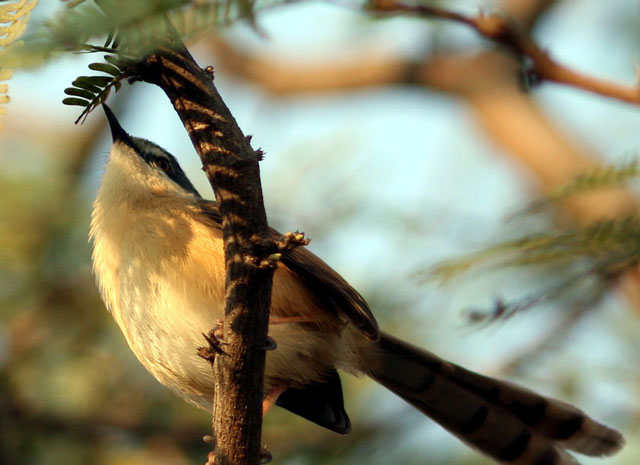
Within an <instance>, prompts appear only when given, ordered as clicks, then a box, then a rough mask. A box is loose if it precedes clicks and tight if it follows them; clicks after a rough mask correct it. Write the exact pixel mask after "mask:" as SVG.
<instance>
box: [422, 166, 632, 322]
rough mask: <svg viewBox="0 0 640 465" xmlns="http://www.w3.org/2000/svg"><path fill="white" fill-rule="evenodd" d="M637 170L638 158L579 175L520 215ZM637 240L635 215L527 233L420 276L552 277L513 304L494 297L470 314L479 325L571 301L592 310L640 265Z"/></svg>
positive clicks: (613, 183) (626, 178) (619, 181)
mask: <svg viewBox="0 0 640 465" xmlns="http://www.w3.org/2000/svg"><path fill="white" fill-rule="evenodd" d="M639 166H640V165H639V164H638V161H637V160H631V161H630V162H627V163H624V164H612V165H608V166H607V165H605V166H602V167H600V168H596V169H593V170H591V171H590V172H589V173H585V174H580V175H578V176H575V177H574V178H573V179H571V180H570V181H569V182H567V183H566V184H564V185H562V186H560V187H558V188H557V189H554V190H553V191H552V192H549V193H547V194H546V195H544V196H543V197H541V198H540V199H538V200H536V201H535V202H533V203H532V204H531V205H530V206H529V207H527V208H526V209H525V210H524V212H523V213H521V214H519V215H517V217H522V214H524V213H534V212H541V211H544V209H546V208H551V207H554V206H556V205H557V204H558V202H560V201H563V200H566V199H567V198H568V197H571V196H574V195H579V194H581V193H585V192H592V191H595V190H598V189H604V188H609V187H612V186H619V185H622V184H624V183H628V182H629V181H632V180H634V179H635V178H637V177H638V176H639V175H640V171H639ZM638 237H640V217H639V216H637V215H635V214H633V215H628V216H623V217H619V218H614V219H606V220H601V221H595V222H593V223H589V224H586V225H582V226H578V227H569V228H567V229H559V228H554V229H550V230H547V231H542V232H539V233H534V234H531V233H527V234H526V235H524V236H522V237H518V238H516V239H512V240H507V241H504V242H500V243H498V244H496V245H493V246H491V247H487V248H485V249H481V250H479V251H477V252H474V253H471V254H468V255H466V256H463V257H461V258H457V259H452V260H448V261H445V262H443V263H440V264H438V265H436V266H434V267H433V268H431V269H429V270H427V271H425V272H421V273H419V274H418V276H419V277H420V278H421V279H423V280H429V279H436V280H439V281H441V282H447V281H450V280H452V279H453V278H456V277H460V276H461V275H462V274H464V273H467V272H469V271H471V270H472V269H474V268H476V267H485V268H487V267H490V268H494V269H504V268H509V267H517V268H533V269H534V270H535V271H536V272H538V273H540V274H544V275H547V277H549V276H550V277H551V279H550V281H551V282H552V284H551V285H550V286H548V287H547V288H543V289H538V290H536V291H534V292H532V293H531V294H530V295H527V296H523V297H521V298H519V299H515V300H510V301H506V300H504V299H502V298H499V299H496V300H495V302H494V305H493V306H492V308H491V309H488V310H471V311H469V313H468V314H469V317H470V319H471V320H472V321H476V322H491V321H495V320H498V319H502V318H510V317H512V316H513V315H515V314H516V313H519V312H521V311H523V310H527V309H530V308H532V307H535V306H537V305H540V304H542V303H547V302H549V301H553V300H557V299H561V298H562V299H567V300H566V301H565V305H569V306H577V307H590V306H595V305H597V304H598V302H599V301H600V298H599V297H601V296H602V295H603V293H604V292H605V291H606V290H608V289H609V288H610V287H611V285H612V283H614V282H615V280H616V279H617V278H619V277H620V276H621V275H622V274H624V273H625V272H627V271H628V270H630V269H633V268H635V267H636V266H637V265H638V263H640V243H639V242H638V239H637V238H638ZM538 281H542V280H540V279H539V280H538ZM585 296H586V298H585ZM596 296H598V297H597V298H596Z"/></svg>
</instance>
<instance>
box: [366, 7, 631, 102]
mask: <svg viewBox="0 0 640 465" xmlns="http://www.w3.org/2000/svg"><path fill="white" fill-rule="evenodd" d="M368 9H369V10H371V11H374V12H379V13H384V14H388V13H404V14H409V15H415V16H420V17H429V18H437V19H443V20H447V21H453V22H456V23H460V24H464V25H466V26H469V27H471V28H472V29H474V30H475V31H476V32H477V33H478V34H480V35H481V36H482V37H484V38H485V39H488V40H491V41H493V42H495V43H497V44H499V45H502V46H504V47H506V48H508V49H509V50H511V51H512V52H513V53H515V54H516V56H518V57H519V58H520V59H523V58H527V59H528V60H530V64H529V66H530V68H529V69H527V70H526V71H527V72H528V73H529V74H530V76H532V77H533V78H535V79H539V80H545V81H551V82H556V83H558V84H566V85H570V86H573V87H577V88H580V89H583V90H586V91H589V92H593V93H595V94H599V95H602V96H605V97H610V98H615V99H618V100H622V101H625V102H628V103H633V104H636V105H637V104H640V88H639V87H637V86H633V87H628V86H623V85H620V84H615V83H611V82H608V81H605V80H602V79H598V78H594V77H591V76H588V75H586V74H582V73H579V72H577V71H574V70H572V69H570V68H567V67H565V66H563V65H561V64H560V63H558V62H557V61H555V60H554V59H552V58H551V57H550V56H549V54H548V53H547V52H546V51H545V50H543V49H542V48H541V47H540V46H539V45H538V44H536V43H535V41H534V40H533V39H532V38H531V37H530V36H529V35H528V34H527V33H526V32H525V31H524V30H523V29H522V28H521V27H520V26H519V25H518V24H517V23H515V22H513V21H509V20H508V18H507V17H504V16H501V15H498V14H489V15H484V14H480V15H478V16H475V17H473V16H466V15H464V14H461V13H457V12H453V11H450V10H446V9H444V8H440V7H436V6H427V5H413V4H409V3H403V2H401V1H395V0H372V1H371V2H370V3H369V5H368Z"/></svg>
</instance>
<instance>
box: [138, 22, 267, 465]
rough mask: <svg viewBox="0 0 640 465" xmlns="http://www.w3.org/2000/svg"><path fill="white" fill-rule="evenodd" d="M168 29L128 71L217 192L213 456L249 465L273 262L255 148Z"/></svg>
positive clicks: (257, 423)
mask: <svg viewBox="0 0 640 465" xmlns="http://www.w3.org/2000/svg"><path fill="white" fill-rule="evenodd" d="M169 28H170V26H169ZM169 35H170V39H169V44H168V45H167V46H165V47H163V48H160V49H159V50H157V51H156V52H153V53H152V54H151V55H150V56H148V57H147V58H146V59H144V60H143V61H142V62H140V63H139V64H137V65H136V66H135V69H134V70H133V75H134V76H135V77H136V78H138V79H141V80H143V81H146V82H150V83H153V84H156V85H158V86H159V87H160V88H162V90H163V91H164V92H165V93H166V94H167V96H168V97H169V99H170V100H171V103H172V104H173V106H174V108H175V110H176V112H177V113H178V115H179V116H180V119H181V120H182V122H183V124H184V126H185V128H186V129H187V132H188V133H189V136H190V138H191V141H192V143H193V145H194V147H195V148H196V151H197V152H198V155H199V156H200V158H201V159H202V163H203V169H204V171H205V173H206V174H207V177H208V178H209V181H210V183H211V185H212V187H213V189H214V191H215V195H216V199H217V201H218V205H219V208H220V213H221V216H222V225H223V238H224V251H225V270H226V285H225V297H226V307H225V323H224V326H223V328H224V333H223V338H224V340H225V342H226V344H225V353H226V355H224V356H219V357H216V358H215V362H214V363H213V371H214V378H215V396H214V407H213V427H212V429H213V433H214V436H215V442H214V444H215V446H214V447H215V461H216V463H217V464H220V465H222V464H234V465H235V464H237V465H239V464H243V465H244V464H248V465H255V464H257V463H258V460H259V452H260V434H261V427H262V413H261V406H262V397H263V396H262V389H263V374H264V363H265V352H264V350H263V349H264V347H265V346H266V345H267V342H266V341H267V339H266V336H267V321H268V312H269V306H270V300H271V283H272V278H273V272H274V269H275V267H274V266H270V265H269V266H261V265H260V263H261V262H262V261H263V260H262V258H264V257H261V256H260V250H262V249H261V248H260V247H257V246H261V245H264V244H265V243H266V242H267V241H269V240H270V239H269V238H270V236H269V229H268V226H267V220H266V214H265V210H264V205H263V198H262V188H261V185H260V176H259V166H258V161H259V154H258V153H257V152H256V151H254V150H253V149H252V148H251V146H250V144H249V139H247V138H246V137H245V136H244V134H243V133H242V131H241V130H240V128H239V126H238V124H237V123H236V121H235V119H234V118H233V116H232V114H231V112H230V111H229V109H228V108H227V106H226V105H225V104H224V102H223V101H222V98H221V97H220V94H219V93H218V92H217V90H216V88H215V87H214V85H213V79H212V78H213V75H212V73H210V72H207V71H206V70H203V69H201V68H200V67H199V66H198V65H197V64H196V62H195V61H194V60H193V58H192V57H191V55H190V54H189V52H188V51H187V50H186V48H185V47H184V45H183V44H182V42H181V40H180V38H179V37H178V36H177V35H176V34H171V32H169ZM194 279H198V277H197V276H196V277H194ZM211 325H212V327H213V326H214V322H213V321H212V322H211ZM195 352H196V348H195V347H194V355H195Z"/></svg>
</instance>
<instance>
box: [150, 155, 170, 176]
mask: <svg viewBox="0 0 640 465" xmlns="http://www.w3.org/2000/svg"><path fill="white" fill-rule="evenodd" d="M154 164H155V165H156V166H157V167H158V168H160V169H161V170H162V171H164V172H165V173H168V172H169V171H170V170H171V164H170V163H169V161H168V160H165V159H164V158H158V159H156V160H155V161H154Z"/></svg>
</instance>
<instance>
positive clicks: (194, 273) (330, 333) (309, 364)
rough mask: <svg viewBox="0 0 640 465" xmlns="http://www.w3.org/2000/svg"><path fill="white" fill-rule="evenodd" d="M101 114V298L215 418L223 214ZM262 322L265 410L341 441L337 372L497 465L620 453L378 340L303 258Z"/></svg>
mask: <svg viewBox="0 0 640 465" xmlns="http://www.w3.org/2000/svg"><path fill="white" fill-rule="evenodd" d="M103 108H104V111H105V113H106V117H107V120H108V122H109V126H110V129H111V135H112V139H113V144H112V146H111V150H110V152H109V155H108V159H107V162H106V165H105V169H104V174H103V177H102V181H101V183H100V186H99V188H98V191H97V194H96V198H95V201H94V203H93V210H92V213H91V222H90V228H89V238H90V241H91V243H92V246H93V251H92V262H93V271H94V274H95V276H96V282H97V286H98V289H99V292H100V294H101V297H102V299H103V301H104V303H105V305H106V307H107V309H108V310H109V311H110V313H111V315H112V316H113V319H114V320H115V322H116V323H117V325H118V326H119V327H120V330H121V332H122V334H123V335H124V338H125V339H126V341H127V343H128V345H129V346H130V348H131V350H132V351H133V353H134V354H135V355H136V357H137V358H138V360H139V361H140V362H141V364H142V365H143V366H144V367H145V368H146V369H147V370H148V371H149V372H150V373H151V374H152V375H153V376H154V377H155V378H156V379H157V380H158V381H159V382H160V383H162V384H163V385H165V386H167V387H168V388H170V389H171V390H173V391H175V392H176V393H178V394H179V395H180V396H182V397H183V398H184V399H185V400H186V401H188V402H189V403H191V404H194V405H196V406H197V407H200V408H202V409H206V410H209V411H210V409H211V403H212V398H213V389H214V388H213V385H214V381H213V374H212V371H211V367H210V364H209V362H207V361H206V360H204V359H203V358H201V357H199V356H198V354H197V350H196V349H197V347H198V346H201V345H202V343H201V338H202V333H203V332H205V331H207V330H208V329H209V328H210V327H211V326H212V322H214V321H216V320H222V319H223V317H224V285H225V266H224V250H223V239H222V221H221V216H220V212H219V209H218V205H217V204H216V202H215V201H211V200H205V199H204V198H202V196H201V195H200V194H199V193H198V191H197V190H196V189H195V187H194V186H193V184H192V183H191V181H189V179H188V178H187V176H186V175H185V173H184V171H183V170H182V169H181V167H180V165H179V164H178V162H177V160H176V158H175V157H174V156H173V155H171V154H170V153H169V152H167V151H166V150H164V149H162V148H161V147H160V146H158V145H157V144H155V143H153V142H150V141H148V140H146V139H142V138H139V137H133V136H131V135H129V134H128V133H127V132H126V131H125V130H124V129H123V128H122V126H121V125H120V123H119V122H118V120H117V119H116V117H115V115H114V114H113V112H112V111H111V110H110V109H109V108H108V107H107V106H106V105H103ZM271 234H273V236H274V237H280V236H279V233H278V232H277V231H275V230H271ZM270 318H271V319H270V324H269V337H270V338H272V339H273V340H275V342H276V344H277V347H276V348H275V349H274V350H270V351H268V353H267V357H266V365H265V373H264V392H265V396H264V398H265V403H267V404H269V405H267V407H266V408H263V410H267V409H268V407H269V406H270V405H271V404H274V403H275V405H278V406H280V407H282V408H285V409H287V410H289V411H290V412H292V413H294V414H297V415H299V416H301V417H303V418H305V419H307V420H309V421H311V422H314V423H316V424H317V425H319V426H322V427H324V428H327V429H329V430H332V431H334V432H336V433H341V434H346V433H348V432H349V431H350V429H351V423H350V419H349V416H348V415H347V413H346V411H345V407H344V399H343V392H342V387H341V381H340V375H339V373H338V370H340V371H343V372H347V373H351V374H355V375H365V376H367V377H369V378H371V379H373V380H374V381H376V382H378V383H379V384H381V385H382V386H384V387H386V388H387V389H389V390H390V391H392V392H393V393H395V394H396V395H398V396H399V397H401V398H402V399H404V400H405V401H406V402H408V403H409V404H410V405H412V406H413V407H415V408H416V409H417V410H419V411H420V412H422V413H423V414H425V415H426V416H428V417H430V418H431V419H432V420H434V421H435V422H437V423H438V424H440V425H441V426H442V427H444V428H445V429H446V430H448V431H449V432H451V433H452V434H453V435H455V436H456V437H458V438H459V439H460V440H461V441H462V442H464V443H466V444H467V445H468V446H470V447H472V448H473V449H475V450H477V451H479V452H480V453H483V454H485V455H487V456H489V457H491V458H492V459H493V460H495V461H496V462H498V463H503V464H510V465H576V464H578V461H577V459H576V458H575V457H574V456H573V455H572V454H571V453H570V451H572V452H577V453H580V454H584V455H588V456H599V457H602V456H608V455H611V454H614V453H615V452H617V451H618V450H619V449H620V448H621V447H622V445H623V444H624V438H623V436H622V434H621V433H619V432H618V431H617V430H615V429H613V428H610V427H608V426H606V425H604V424H602V423H600V422H598V421H596V420H594V419H592V418H591V417H589V416H588V415H587V414H586V413H585V412H583V411H582V410H580V409H578V408H577V407H574V406H573V405H571V404H569V403H566V402H563V401H561V400H558V399H553V398H550V397H545V396H543V395H540V394H537V393H535V392H533V391H532V390H529V389H527V388H525V387H522V386H519V385H516V384H514V383H511V382H509V381H502V380H498V379H494V378H491V377H488V376H484V375H482V374H478V373H475V372H473V371H470V370H468V369H466V368H463V367H462V366H459V365H457V364H455V363H452V362H449V361H446V360H444V359H442V358H440V357H439V356H437V355H435V354H434V353H432V352H429V351H427V350H425V349H422V348H419V347H417V346H414V345H412V344H410V343H408V342H404V341H402V340H401V339H399V338H396V337H394V336H392V335H390V334H388V333H386V332H384V331H381V330H380V329H379V328H378V324H377V322H376V319H375V318H374V316H373V314H372V313H371V310H370V308H369V306H368V304H367V302H366V301H365V299H364V298H363V297H362V296H361V295H360V294H359V293H358V292H357V291H356V290H355V289H354V288H353V287H352V286H350V285H349V283H348V282H347V281H346V280H345V279H344V278H343V277H342V276H340V275H339V274H338V273H337V272H336V271H334V270H333V269H332V268H331V267H330V266H329V265H327V264H326V263H325V262H324V261H322V260H321V259H320V258H319V257H318V256H316V255H314V254H313V253H312V252H311V251H309V250H308V248H306V247H299V248H296V249H294V250H292V251H290V252H288V253H285V254H283V255H282V257H281V260H280V261H279V263H278V264H277V268H276V270H275V273H274V278H273V288H272V299H271V307H270ZM263 407H264V404H263Z"/></svg>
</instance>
